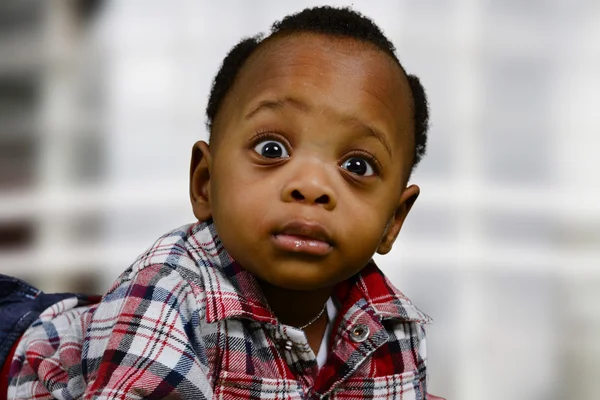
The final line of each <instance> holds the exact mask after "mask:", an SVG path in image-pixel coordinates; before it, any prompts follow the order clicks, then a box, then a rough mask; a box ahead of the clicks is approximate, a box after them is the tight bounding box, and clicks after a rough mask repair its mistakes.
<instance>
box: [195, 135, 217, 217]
mask: <svg viewBox="0 0 600 400" xmlns="http://www.w3.org/2000/svg"><path fill="white" fill-rule="evenodd" d="M210 166H211V158H210V148H209V147H208V144H207V143H206V142H204V141H202V140H201V141H199V142H196V143H195V144H194V147H193V148H192V162H191V164H190V200H191V202H192V210H193V211H194V215H195V216H196V218H198V220H199V221H207V220H209V219H210V218H211V216H212V211H211V207H210Z"/></svg>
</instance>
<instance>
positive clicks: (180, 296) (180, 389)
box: [82, 265, 212, 399]
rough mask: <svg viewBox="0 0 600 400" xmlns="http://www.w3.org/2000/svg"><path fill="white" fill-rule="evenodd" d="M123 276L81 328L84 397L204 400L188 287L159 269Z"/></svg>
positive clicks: (208, 392) (205, 385)
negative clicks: (83, 336)
mask: <svg viewBox="0 0 600 400" xmlns="http://www.w3.org/2000/svg"><path fill="white" fill-rule="evenodd" d="M130 276H131V277H130V278H126V279H122V280H121V282H120V283H119V284H118V285H116V286H115V287H114V288H113V289H111V290H110V291H109V292H108V294H107V295H106V296H105V298H104V299H103V300H102V302H101V303H100V305H99V306H98V309H97V310H96V312H95V313H94V316H93V318H92V321H91V323H90V326H89V328H88V331H87V335H86V343H85V345H84V352H83V357H82V368H83V374H84V376H85V377H86V380H87V388H86V392H85V395H84V398H85V399H97V398H103V399H117V398H118V399H142V398H144V399H155V398H157V399H158V398H165V397H168V398H172V399H178V398H194V399H210V398H211V397H212V385H211V384H210V382H209V379H208V377H207V374H206V365H203V363H202V362H201V359H202V358H204V359H205V356H206V354H205V348H204V346H203V344H202V343H201V340H200V339H199V337H200V335H199V333H198V329H199V328H198V325H199V324H198V321H199V316H198V313H199V311H198V310H199V308H200V307H198V304H197V299H196V296H195V295H194V292H193V291H192V289H191V287H190V285H189V283H188V282H187V281H185V280H184V279H183V278H182V277H181V276H180V275H179V274H178V273H177V272H176V271H174V270H173V269H172V268H171V267H169V266H166V265H155V266H150V267H145V268H143V269H142V270H141V271H138V272H135V273H134V272H132V273H131V274H130Z"/></svg>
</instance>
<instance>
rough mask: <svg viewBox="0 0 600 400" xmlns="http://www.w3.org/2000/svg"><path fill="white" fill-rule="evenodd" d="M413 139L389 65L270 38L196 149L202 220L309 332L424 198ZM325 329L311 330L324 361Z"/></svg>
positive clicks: (407, 102)
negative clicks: (414, 179) (413, 180)
mask: <svg viewBox="0 0 600 400" xmlns="http://www.w3.org/2000/svg"><path fill="white" fill-rule="evenodd" d="M375 132H376V133H375ZM413 132H414V129H413V105H412V98H411V95H410V87H409V85H408V81H407V79H406V76H405V74H404V72H403V71H402V70H401V69H400V68H399V67H398V65H397V64H395V63H394V62H393V60H391V58H390V57H389V56H388V55H386V54H385V53H383V52H381V51H379V50H378V49H376V48H374V47H373V46H371V45H369V44H365V43H362V42H359V41H356V40H353V39H347V38H336V37H331V36H325V35H319V34H309V33H302V34H293V35H287V36H281V37H275V38H272V39H270V40H269V41H268V43H266V44H263V45H262V46H261V48H259V49H258V50H257V51H256V52H255V53H254V54H253V55H252V56H251V58H250V59H249V60H248V61H247V63H246V65H244V67H243V68H242V70H241V71H240V74H239V75H238V77H237V79H236V82H235V84H234V86H233V87H232V90H231V92H230V93H229V94H228V95H227V96H226V98H225V100H224V102H223V104H222V106H221V108H220V110H219V112H218V114H217V117H216V119H215V121H214V124H213V135H212V137H213V140H212V141H211V145H210V147H209V146H208V144H206V143H205V142H203V141H200V142H198V143H196V144H195V145H194V149H193V153H192V165H191V181H190V194H191V201H192V206H193V210H194V214H195V216H196V217H197V218H198V219H199V220H207V219H209V218H213V221H214V224H215V227H216V229H217V232H218V234H219V237H220V238H221V240H222V242H223V244H224V246H225V248H227V250H228V251H229V253H230V254H231V256H232V257H233V258H234V259H235V260H236V261H237V262H239V263H240V265H242V266H243V267H244V268H245V269H246V270H248V271H250V272H251V273H252V274H253V275H254V276H255V277H256V278H257V281H258V282H259V284H260V286H261V288H262V290H263V292H264V294H265V297H266V299H267V301H268V302H269V304H270V306H271V308H272V310H273V312H274V313H275V315H277V317H278V318H279V320H280V321H281V322H282V323H286V324H289V325H294V326H300V325H303V324H305V323H307V322H308V321H310V320H311V319H312V318H314V316H316V315H317V314H318V313H319V312H320V311H321V309H322V308H323V304H324V303H325V301H326V300H327V299H328V298H329V297H330V295H331V293H332V290H333V287H334V286H335V285H336V284H337V283H339V282H341V281H343V280H345V279H347V278H349V277H350V276H352V275H354V274H356V273H357V272H359V271H360V270H361V269H362V268H363V267H364V266H365V265H366V264H367V262H368V261H369V260H370V259H371V257H372V256H373V254H374V253H375V252H379V253H380V254H385V253H387V252H389V251H390V249H391V247H392V245H393V243H394V241H395V240H396V238H397V236H398V233H399V231H400V228H401V227H402V224H403V222H404V220H405V218H406V216H407V214H408V212H409V211H410V208H411V207H412V205H413V203H414V201H415V200H416V198H417V196H418V194H419V188H418V187H417V186H416V185H410V186H408V187H407V186H406V182H407V180H408V177H409V174H410V168H411V165H412V150H413V148H414V133H413ZM274 144H277V146H279V149H280V150H281V151H280V153H277V152H275V153H267V155H271V156H272V155H273V154H276V155H280V156H277V157H274V158H273V157H266V156H265V155H264V154H265V153H264V152H263V151H264V150H265V146H267V147H268V148H270V149H273V148H274V147H273V145H274ZM348 160H350V161H351V162H354V163H358V164H360V165H361V166H363V167H364V166H366V165H367V164H368V165H369V166H371V167H372V170H373V172H374V173H373V174H372V175H371V174H370V172H371V170H370V169H368V167H367V169H368V171H367V174H366V175H365V174H363V171H364V169H363V170H362V171H360V170H358V173H357V170H354V169H351V170H349V169H348V168H347V164H346V162H347V161H348ZM326 325H327V318H326V316H323V317H322V318H319V319H318V320H317V321H316V322H315V323H314V324H312V325H310V326H309V327H308V328H306V329H305V333H306V335H307V338H308V340H309V344H310V345H311V347H312V348H313V351H314V352H315V353H316V352H317V350H318V348H319V345H320V342H321V340H322V337H323V333H324V330H325V327H326Z"/></svg>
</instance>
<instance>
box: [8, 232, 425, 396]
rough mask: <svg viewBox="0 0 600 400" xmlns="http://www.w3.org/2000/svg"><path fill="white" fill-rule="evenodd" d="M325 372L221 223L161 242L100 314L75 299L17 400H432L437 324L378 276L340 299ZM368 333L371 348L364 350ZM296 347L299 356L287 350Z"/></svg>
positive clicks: (45, 321)
mask: <svg viewBox="0 0 600 400" xmlns="http://www.w3.org/2000/svg"><path fill="white" fill-rule="evenodd" d="M333 299H334V301H335V302H336V305H337V307H338V310H339V312H338V318H337V320H336V321H335V325H334V329H333V330H332V336H331V340H330V346H331V348H330V349H329V352H328V358H327V362H326V364H325V365H324V366H323V367H322V368H321V369H319V368H318V366H317V362H316V359H315V355H314V354H313V352H312V351H311V350H310V347H309V345H308V343H307V341H306V337H305V336H304V334H303V333H302V332H301V331H298V330H296V329H294V328H290V327H287V326H284V325H281V324H279V323H278V321H277V319H276V317H275V316H274V315H273V314H272V313H271V312H270V311H269V309H268V307H267V306H266V303H265V299H264V297H263V295H262V293H261V291H260V288H259V286H258V284H257V282H256V281H255V279H254V278H253V277H252V275H250V273H248V272H247V271H246V270H244V269H243V268H241V267H240V266H239V265H238V264H237V263H235V262H234V261H233V260H232V259H231V257H230V256H229V255H228V253H227V252H226V251H225V249H224V248H223V246H222V244H221V242H220V240H219V238H218V237H217V235H216V232H215V230H214V226H213V225H212V224H210V223H197V224H194V225H188V226H184V227H182V228H180V229H177V230H174V231H172V232H170V233H168V234H166V235H164V236H163V237H161V238H160V239H159V240H158V241H157V242H156V243H155V244H154V245H153V246H152V247H151V248H150V249H149V250H148V251H146V252H145V253H144V254H142V255H141V256H140V257H138V259H137V260H136V261H135V262H134V264H133V265H132V266H131V267H130V268H129V269H128V270H127V271H125V272H124V273H123V274H122V275H121V277H120V278H119V280H118V281H117V282H116V283H115V284H114V285H113V286H112V288H111V289H110V290H109V291H108V293H107V294H106V295H105V296H104V298H103V299H102V301H101V302H100V304H97V305H94V306H84V305H81V303H78V300H77V299H75V298H73V299H67V300H65V301H62V302H61V303H58V304H56V305H55V306H53V307H51V308H50V309H48V310H46V311H45V312H44V313H43V314H42V316H41V317H40V319H39V320H38V321H37V322H36V323H35V324H34V325H33V326H32V327H31V328H30V329H29V330H28V331H27V332H26V334H25V336H24V337H23V339H22V340H21V342H20V343H19V346H18V348H17V351H16V354H15V358H14V359H13V363H12V366H11V376H12V378H11V381H10V386H9V396H8V398H10V399H24V398H28V399H29V398H36V399H51V398H58V399H73V398H82V397H83V398H118V399H142V398H163V397H169V398H173V399H175V398H189V399H209V398H215V399H234V398H235V399H313V398H315V399H317V398H329V399H404V400H413V399H414V400H425V399H426V361H427V357H426V352H425V332H424V330H423V327H422V324H424V323H426V322H428V321H429V320H430V319H429V317H427V316H426V315H424V314H423V313H421V312H420V311H419V310H417V309H416V308H415V307H414V306H413V305H412V304H411V303H410V301H409V300H408V299H407V298H406V297H404V295H403V294H402V293H400V292H399V291H398V290H397V289H395V288H394V287H393V286H392V285H391V283H390V282H389V281H388V280H387V279H386V278H385V276H384V275H383V274H382V273H381V271H380V270H379V269H378V268H377V267H376V266H375V265H374V264H373V263H370V264H369V265H367V266H366V267H365V268H364V269H363V271H361V273H360V274H358V275H356V276H355V277H353V278H351V279H349V280H348V281H345V282H342V283H341V284H339V285H338V286H337V287H336V290H335V294H334V297H333ZM358 325H362V328H363V331H364V328H365V327H366V328H368V335H367V337H366V339H365V340H363V341H360V340H359V341H356V340H352V333H353V331H354V330H355V328H356V327H357V326H358ZM286 341H291V342H292V343H293V346H292V348H291V350H287V349H286V348H285V347H284V346H283V345H282V343H285V342H286Z"/></svg>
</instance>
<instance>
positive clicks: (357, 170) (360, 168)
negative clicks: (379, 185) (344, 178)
mask: <svg viewBox="0 0 600 400" xmlns="http://www.w3.org/2000/svg"><path fill="white" fill-rule="evenodd" d="M342 168H344V169H345V170H347V171H348V172H352V173H353V174H356V175H360V176H371V175H374V174H375V171H374V169H373V167H372V166H371V164H370V163H369V162H368V161H367V160H365V159H364V158H360V157H352V158H349V159H347V160H346V161H344V163H343V164H342Z"/></svg>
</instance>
